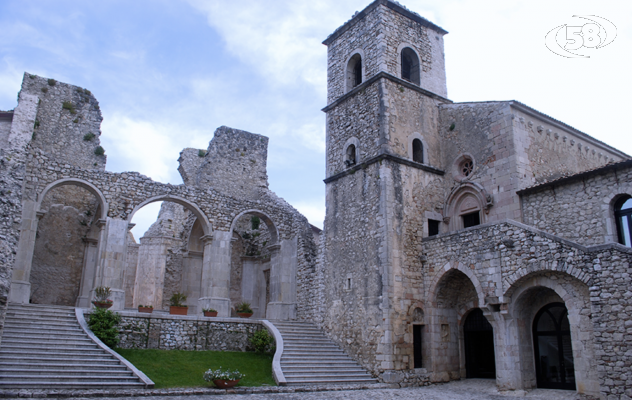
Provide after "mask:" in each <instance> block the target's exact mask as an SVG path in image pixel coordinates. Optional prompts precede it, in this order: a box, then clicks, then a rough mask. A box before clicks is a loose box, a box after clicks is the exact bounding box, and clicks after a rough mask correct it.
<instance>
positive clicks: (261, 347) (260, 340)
mask: <svg viewBox="0 0 632 400" xmlns="http://www.w3.org/2000/svg"><path fill="white" fill-rule="evenodd" d="M249 341H250V344H251V345H252V346H253V347H254V348H255V352H257V353H265V352H266V350H268V346H270V345H271V344H272V342H274V339H273V338H272V336H271V335H270V333H268V331H267V330H265V329H262V330H260V331H257V332H255V334H254V335H252V337H251V338H250V339H249Z"/></svg>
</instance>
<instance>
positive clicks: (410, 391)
mask: <svg viewBox="0 0 632 400" xmlns="http://www.w3.org/2000/svg"><path fill="white" fill-rule="evenodd" d="M73 398H74V399H79V400H82V399H84V400H87V399H94V398H95V397H73ZM99 398H100V399H104V400H108V399H110V400H115V399H129V398H130V397H129V396H125V397H105V398H104V397H99ZM137 398H139V399H140V398H143V399H150V400H198V399H218V400H220V399H221V400H268V399H272V400H304V399H305V400H330V399H332V400H366V399H377V400H409V399H411V400H412V399H415V400H490V399H491V400H505V399H507V400H515V399H528V400H579V399H580V397H579V396H578V395H577V394H576V393H575V392H573V391H566V390H545V389H536V390H534V391H531V392H528V393H524V392H512V393H500V392H499V391H498V390H497V389H496V385H495V381H493V380H483V379H480V380H479V379H468V380H464V381H456V382H451V383H447V384H443V385H433V386H429V387H421V388H405V389H368V390H341V391H318V392H299V393H264V394H225V391H219V390H218V391H217V392H215V393H212V394H204V395H198V396H173V395H168V394H165V395H164V396H152V397H137Z"/></svg>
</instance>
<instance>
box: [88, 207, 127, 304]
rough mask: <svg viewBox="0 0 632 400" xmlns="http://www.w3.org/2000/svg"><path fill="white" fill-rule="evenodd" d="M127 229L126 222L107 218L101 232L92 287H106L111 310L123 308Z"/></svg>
mask: <svg viewBox="0 0 632 400" xmlns="http://www.w3.org/2000/svg"><path fill="white" fill-rule="evenodd" d="M128 228H129V226H128V223H127V221H126V220H123V219H118V218H110V217H108V219H107V221H106V224H105V229H104V230H103V231H101V240H100V245H99V256H98V260H99V265H98V267H97V277H96V280H95V285H94V286H95V287H97V286H107V287H109V288H110V289H111V290H112V294H111V295H110V299H111V300H112V301H113V302H114V304H113V305H112V310H122V309H123V308H125V288H124V279H125V262H126V258H127V231H128Z"/></svg>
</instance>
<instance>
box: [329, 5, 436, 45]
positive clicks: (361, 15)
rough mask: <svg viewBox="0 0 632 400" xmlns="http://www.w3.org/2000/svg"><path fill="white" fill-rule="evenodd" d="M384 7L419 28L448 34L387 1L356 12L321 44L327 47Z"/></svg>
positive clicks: (417, 15) (420, 17) (419, 16)
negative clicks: (422, 27)
mask: <svg viewBox="0 0 632 400" xmlns="http://www.w3.org/2000/svg"><path fill="white" fill-rule="evenodd" d="M381 5H383V6H385V7H387V8H390V9H391V10H393V11H395V12H398V13H399V14H401V15H403V16H404V17H407V18H410V19H411V20H413V21H415V22H417V23H418V24H419V25H421V26H425V27H426V28H430V29H432V30H433V31H435V32H437V33H440V34H442V35H445V34H446V33H448V31H446V30H445V29H443V28H441V27H440V26H437V25H435V24H433V23H432V22H430V21H428V20H427V19H425V18H423V17H422V16H421V15H419V14H417V13H414V12H412V11H410V10H408V9H407V8H405V7H402V6H401V5H399V4H397V3H394V2H392V1H389V0H375V1H374V2H373V3H371V4H369V5H368V6H366V7H365V8H364V10H362V11H360V12H357V13H356V14H355V15H354V16H353V17H351V19H350V20H349V21H347V22H345V23H344V24H342V26H340V27H339V28H338V29H336V30H335V31H334V33H332V34H331V35H329V36H328V37H327V39H325V40H323V44H324V45H325V46H329V45H330V44H331V43H332V42H333V41H334V40H336V39H338V38H339V37H340V36H342V34H343V33H345V32H346V31H348V30H349V29H351V28H352V27H353V26H354V25H355V24H357V23H358V22H360V20H361V19H362V18H364V17H366V16H367V15H368V14H369V13H370V12H371V11H373V10H374V9H376V8H377V7H378V6H381Z"/></svg>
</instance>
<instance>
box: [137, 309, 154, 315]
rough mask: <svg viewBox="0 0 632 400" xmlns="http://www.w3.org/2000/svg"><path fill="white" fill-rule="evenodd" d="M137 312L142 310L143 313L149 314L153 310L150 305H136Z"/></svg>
mask: <svg viewBox="0 0 632 400" xmlns="http://www.w3.org/2000/svg"><path fill="white" fill-rule="evenodd" d="M138 312H144V313H149V314H151V313H152V312H154V309H153V308H151V307H138Z"/></svg>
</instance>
